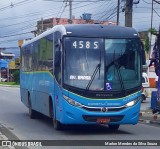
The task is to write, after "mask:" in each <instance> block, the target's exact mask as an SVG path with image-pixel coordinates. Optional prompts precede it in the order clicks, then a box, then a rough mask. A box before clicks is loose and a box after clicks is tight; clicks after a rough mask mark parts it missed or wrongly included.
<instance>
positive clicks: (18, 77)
mask: <svg viewBox="0 0 160 149" xmlns="http://www.w3.org/2000/svg"><path fill="white" fill-rule="evenodd" d="M13 78H14V81H15V82H16V83H17V84H19V82H20V76H19V70H16V71H14V72H13Z"/></svg>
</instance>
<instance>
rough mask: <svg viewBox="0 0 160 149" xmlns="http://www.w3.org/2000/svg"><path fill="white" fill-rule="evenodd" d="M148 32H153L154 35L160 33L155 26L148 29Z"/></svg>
mask: <svg viewBox="0 0 160 149" xmlns="http://www.w3.org/2000/svg"><path fill="white" fill-rule="evenodd" d="M148 32H150V33H151V34H153V35H157V34H158V32H157V30H156V29H155V28H152V29H151V28H150V29H149V30H148Z"/></svg>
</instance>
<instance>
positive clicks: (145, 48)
mask: <svg viewBox="0 0 160 149" xmlns="http://www.w3.org/2000/svg"><path fill="white" fill-rule="evenodd" d="M144 50H145V51H146V52H147V53H149V37H148V36H146V37H145V41H144Z"/></svg>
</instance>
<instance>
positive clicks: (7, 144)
mask: <svg viewBox="0 0 160 149" xmlns="http://www.w3.org/2000/svg"><path fill="white" fill-rule="evenodd" d="M2 146H4V147H7V146H12V142H11V141H2Z"/></svg>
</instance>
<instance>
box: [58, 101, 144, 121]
mask: <svg viewBox="0 0 160 149" xmlns="http://www.w3.org/2000/svg"><path fill="white" fill-rule="evenodd" d="M140 105H141V100H139V101H138V102H137V103H136V104H135V105H134V106H131V107H126V108H123V109H121V110H119V111H105V112H102V111H101V112H95V111H88V110H86V109H84V108H82V107H76V106H73V105H71V104H69V103H68V102H67V101H65V100H64V102H63V107H64V108H63V109H62V110H61V116H60V117H61V118H60V119H58V120H59V121H60V122H61V123H62V124H98V123H99V122H98V121H97V120H98V119H102V120H103V119H108V120H109V121H108V124H137V123H138V119H139V112H140Z"/></svg>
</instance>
